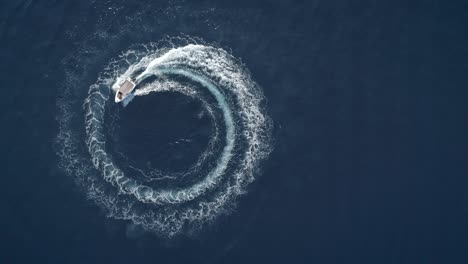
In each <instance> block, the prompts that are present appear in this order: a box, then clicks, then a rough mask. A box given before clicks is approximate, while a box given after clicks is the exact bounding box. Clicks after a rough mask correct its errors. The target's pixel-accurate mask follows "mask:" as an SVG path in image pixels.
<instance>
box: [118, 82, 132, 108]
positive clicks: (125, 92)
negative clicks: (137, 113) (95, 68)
mask: <svg viewBox="0 0 468 264" xmlns="http://www.w3.org/2000/svg"><path fill="white" fill-rule="evenodd" d="M135 86H136V84H135V83H134V82H133V81H132V80H131V79H127V80H125V81H124V82H123V83H122V84H121V85H120V88H119V90H118V91H117V93H116V94H115V102H116V103H120V102H122V101H123V100H124V99H125V98H127V96H129V95H130V94H131V93H132V92H133V90H134V89H135Z"/></svg>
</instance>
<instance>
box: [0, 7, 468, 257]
mask: <svg viewBox="0 0 468 264" xmlns="http://www.w3.org/2000/svg"><path fill="white" fill-rule="evenodd" d="M252 2H254V3H252ZM467 8H468V5H467V4H466V2H465V1H450V2H447V3H444V2H442V1H432V2H430V3H429V2H424V3H408V2H407V1H389V2H387V3H380V2H379V3H375V2H371V1H369V2H367V1H366V2H359V3H356V2H355V1H354V2H353V1H349V2H344V1H315V0H312V1H287V0H278V1H275V0H270V1H267V0H262V1H199V2H198V3H195V1H185V2H184V1H138V3H136V2H135V3H133V1H107V2H104V1H81V0H80V1H78V0H74V1H47V2H44V1H43V2H39V1H31V0H24V1H7V0H4V1H2V2H0V39H1V41H0V43H1V44H0V80H1V83H2V84H3V85H2V91H3V92H2V94H3V98H4V99H3V100H2V102H1V106H2V113H1V121H2V122H1V124H2V126H1V132H0V135H1V137H0V138H1V139H0V143H1V149H2V151H1V155H2V156H1V157H2V159H1V160H2V164H3V165H2V169H3V170H2V173H0V175H1V179H2V181H1V182H2V187H3V188H2V191H1V192H0V193H1V199H0V205H1V208H2V210H1V218H0V219H1V220H0V223H1V224H2V225H1V226H2V228H3V231H2V232H1V234H2V235H1V237H2V239H1V242H0V262H1V263H31V262H34V263H360V264H361V263H467V262H468V225H467V223H468V210H467V206H466V204H467V201H468V195H467V192H466V186H467V184H468V179H466V176H467V165H466V161H465V158H466V149H467V148H466V146H467V140H466V137H465V135H466V134H467V133H466V132H468V131H467V126H466V115H467V114H468V111H467V110H466V107H464V106H463V102H462V101H465V100H464V99H465V98H466V96H467V94H468V93H467V92H466V91H465V87H466V81H465V78H463V77H464V75H465V73H466V70H467V63H466V61H467V60H466V58H467V55H468V54H467V51H466V48H465V46H466V45H467V44H468V39H467V38H468V36H467V34H466V32H465V31H466V30H465V26H466V25H467V20H466V18H465V16H466V15H465V13H466V10H468V9H467ZM96 32H100V35H98V36H96V35H95V33H96ZM186 35H187V36H194V37H199V38H201V39H203V40H204V41H206V42H208V43H216V44H217V45H218V46H220V47H222V48H224V49H226V50H230V51H231V52H232V54H233V55H234V56H236V57H240V58H241V59H242V62H243V63H244V64H245V65H246V67H247V68H248V69H249V70H250V72H251V74H252V77H253V79H254V80H255V81H256V82H257V83H258V84H259V85H260V86H261V87H262V88H263V91H264V94H265V96H266V98H267V100H268V105H267V111H268V113H269V115H270V116H271V118H272V119H273V121H274V129H273V137H274V140H275V148H274V150H273V152H272V153H271V155H270V158H269V159H268V160H267V161H266V162H264V163H263V165H262V168H261V171H262V173H260V174H259V177H257V179H256V181H255V182H254V183H253V184H252V185H250V187H249V190H248V194H247V195H245V196H242V197H241V199H239V203H238V206H237V208H236V209H235V212H234V213H232V214H231V215H229V216H225V217H221V218H220V219H218V220H217V221H216V223H214V224H213V225H212V226H210V227H209V228H207V229H206V230H205V231H203V232H201V233H200V234H198V235H196V236H195V237H179V238H177V239H172V240H167V239H162V238H160V237H158V236H156V235H154V234H151V233H146V232H144V231H142V230H140V229H138V228H137V227H135V226H133V225H131V224H129V222H127V221H123V220H114V219H111V218H107V217H106V214H105V212H104V211H103V210H102V209H100V208H99V207H98V206H96V205H95V204H94V203H93V202H92V201H89V200H87V199H86V196H85V194H84V193H83V192H82V191H81V190H80V189H79V188H78V187H77V185H76V184H75V183H74V181H73V179H72V177H70V176H69V175H66V173H65V172H64V171H63V169H61V168H60V167H59V166H58V157H57V155H56V147H55V148H54V144H55V141H56V136H57V133H58V122H57V120H56V117H57V104H56V101H57V97H58V95H59V94H60V91H61V90H62V89H63V87H64V82H65V80H66V72H67V67H70V63H69V62H68V63H64V58H67V57H70V56H72V57H73V54H83V50H82V48H83V47H85V48H88V49H89V54H88V55H87V57H86V58H83V61H85V62H86V64H85V65H80V66H79V67H77V68H80V69H81V70H82V71H84V72H85V73H84V74H83V75H84V76H87V78H83V79H82V80H79V81H80V82H83V89H84V90H83V91H84V92H86V89H87V88H88V87H89V85H91V84H93V83H94V82H95V80H96V78H97V76H98V74H99V72H100V71H101V70H102V68H103V67H105V66H106V65H107V63H108V62H109V61H110V60H111V59H112V58H115V57H116V56H118V55H119V54H120V53H121V52H123V51H125V50H128V47H129V46H130V45H132V44H138V43H148V42H154V41H158V40H159V39H161V38H163V37H164V36H186ZM83 61H80V62H77V63H83ZM77 96H78V95H77ZM153 97H154V98H153ZM155 102H156V106H155V107H151V106H152V103H155ZM175 106H180V107H175ZM199 108H200V105H199V104H198V103H197V102H194V101H190V100H188V99H186V98H181V97H178V96H174V95H171V94H164V95H158V96H148V97H144V98H141V99H140V98H139V99H135V101H134V102H132V104H130V105H129V106H128V107H127V108H126V109H125V111H123V113H122V122H123V123H122V129H121V130H119V133H120V134H119V135H121V138H123V139H125V141H124V142H123V144H122V145H120V146H119V147H120V148H122V149H123V150H124V151H125V152H128V153H131V154H132V156H133V157H138V158H136V160H137V161H138V162H141V163H142V164H148V162H149V163H151V162H156V161H157V162H158V163H159V164H163V166H164V167H166V168H171V169H174V170H177V169H179V168H185V167H184V166H186V164H188V163H191V162H193V161H194V160H196V157H197V156H198V155H199V153H200V149H203V147H204V146H206V144H207V142H208V139H209V135H210V134H209V129H210V124H209V120H205V119H204V118H203V117H201V118H200V116H198V115H196V114H194V113H198V112H199ZM138 113H145V114H142V115H138V118H136V117H135V116H137V114H138ZM142 124H145V125H142ZM158 124H159V125H158ZM130 128H132V129H130ZM154 134H157V135H158V137H153V136H151V135H154ZM187 135H190V139H191V142H192V143H191V144H187V145H180V144H179V145H177V146H176V145H174V144H171V142H174V141H175V140H177V139H178V138H183V137H187ZM141 146H146V147H147V148H145V149H147V150H148V151H147V152H141V151H139V150H140V149H141ZM148 146H151V147H150V148H149V147H148ZM161 152H163V153H169V154H168V155H169V156H170V157H171V158H167V157H168V156H165V155H161Z"/></svg>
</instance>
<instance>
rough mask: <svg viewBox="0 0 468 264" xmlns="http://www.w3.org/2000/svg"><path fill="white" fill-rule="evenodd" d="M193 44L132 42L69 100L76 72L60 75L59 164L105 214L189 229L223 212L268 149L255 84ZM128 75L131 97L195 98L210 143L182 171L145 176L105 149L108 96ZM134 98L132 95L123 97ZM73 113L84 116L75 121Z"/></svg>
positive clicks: (234, 64) (152, 227) (240, 69)
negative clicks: (206, 123)
mask: <svg viewBox="0 0 468 264" xmlns="http://www.w3.org/2000/svg"><path fill="white" fill-rule="evenodd" d="M179 40H180V38H179ZM200 42H201V41H200V40H197V41H195V40H193V39H189V38H187V39H184V41H182V42H177V41H173V39H172V40H171V39H168V40H166V41H162V42H159V43H150V44H147V45H136V46H133V47H132V48H131V49H129V50H128V51H127V52H124V53H123V54H122V55H121V56H119V57H118V58H117V59H115V60H112V61H111V62H110V63H109V64H108V65H107V66H106V67H105V68H104V69H103V70H102V72H101V73H100V74H99V77H98V79H97V81H96V82H95V83H94V84H92V85H91V86H90V87H89V89H88V93H87V94H86V96H85V97H84V98H81V99H80V98H76V93H74V92H73V91H75V90H76V89H79V85H78V84H77V83H76V79H77V78H76V76H74V74H73V73H70V74H68V81H67V85H65V87H64V91H63V93H62V95H61V97H60V98H59V100H58V108H59V115H58V120H59V124H60V127H59V128H60V130H59V134H58V137H57V143H58V148H57V153H58V155H59V157H60V164H61V166H62V167H63V168H64V169H65V170H66V171H67V172H68V173H69V174H70V175H72V176H73V177H74V178H75V179H76V181H77V183H78V184H79V185H80V186H81V187H82V189H83V190H84V191H85V192H86V193H87V196H88V197H89V198H90V199H92V200H93V201H95V202H96V203H97V204H98V205H100V206H101V207H103V208H104V209H105V210H106V212H107V213H108V215H109V216H110V217H113V218H116V219H127V220H131V221H132V222H133V223H134V224H136V225H139V226H141V227H143V228H144V229H146V230H149V231H154V232H156V233H159V234H161V235H164V236H174V235H176V234H181V233H189V232H193V230H196V229H200V228H201V227H203V226H205V225H206V224H208V223H212V222H213V221H214V220H215V219H217V218H218V217H219V216H220V215H222V214H227V213H230V212H231V211H232V209H233V208H234V207H235V203H236V200H237V199H238V197H239V196H240V195H242V194H245V193H246V187H247V186H248V185H249V184H250V183H251V182H252V181H253V180H254V178H255V176H256V175H257V174H258V172H259V166H260V162H261V161H262V160H264V159H265V158H267V157H268V155H269V153H270V152H271V149H272V144H271V128H272V122H271V119H270V118H269V117H268V115H267V114H266V109H265V99H264V96H263V93H262V90H261V88H260V87H259V86H258V85H257V84H256V83H255V82H254V81H253V80H252V78H251V76H250V73H249V71H248V70H247V69H246V67H245V66H244V65H243V64H242V63H241V62H240V61H239V60H238V59H236V58H235V57H233V56H232V55H231V54H230V53H229V52H227V51H225V50H224V49H222V48H218V47H215V46H212V45H208V44H206V43H200ZM130 77H131V78H133V79H134V80H135V81H136V83H137V84H138V86H137V89H136V91H135V98H138V97H140V96H146V95H149V94H151V93H158V92H170V93H179V94H182V95H184V96H189V97H191V98H193V99H195V100H198V101H199V102H200V103H201V105H202V106H203V108H204V110H205V111H206V113H208V115H209V117H210V119H211V124H212V130H211V133H210V139H209V143H208V144H207V147H206V148H205V150H204V152H203V153H202V154H201V155H200V157H199V158H198V160H197V161H196V162H195V163H194V164H192V166H191V167H189V169H188V170H186V171H183V172H168V171H162V170H161V169H158V168H151V169H150V170H149V171H150V172H148V173H146V172H147V169H144V168H135V166H134V165H133V164H130V162H127V161H131V159H132V158H131V157H128V156H127V155H126V154H125V153H116V152H115V151H114V150H113V149H112V148H110V147H109V140H110V134H111V133H109V132H108V131H107V130H108V129H109V127H111V129H112V127H113V121H112V119H115V118H117V119H118V111H115V106H114V107H112V106H113V104H114V103H113V100H112V97H113V94H114V93H115V92H116V91H117V89H118V87H119V84H120V83H121V82H122V81H123V80H125V79H126V78H130ZM80 100H82V101H81V102H82V103H81V105H80V103H79V101H80ZM133 103H138V101H137V100H128V101H127V102H126V104H133ZM78 106H80V107H78ZM123 111H125V110H123ZM80 116H81V120H83V119H84V121H83V122H82V123H81V122H78V121H77V120H76V118H78V117H80ZM148 125H154V124H148ZM83 140H84V141H85V142H86V145H85V146H83V145H82V144H81V142H83ZM118 155H120V156H123V157H124V159H118V158H116V157H117V156H118ZM129 167H132V168H133V169H132V170H129V169H125V168H129ZM181 179H187V180H181ZM163 182H164V183H163Z"/></svg>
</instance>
